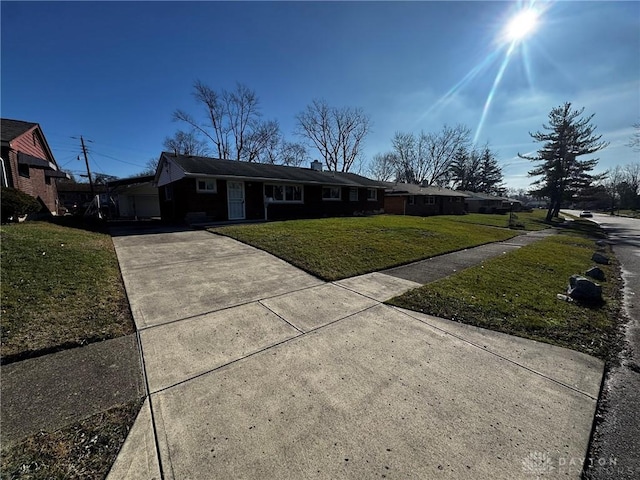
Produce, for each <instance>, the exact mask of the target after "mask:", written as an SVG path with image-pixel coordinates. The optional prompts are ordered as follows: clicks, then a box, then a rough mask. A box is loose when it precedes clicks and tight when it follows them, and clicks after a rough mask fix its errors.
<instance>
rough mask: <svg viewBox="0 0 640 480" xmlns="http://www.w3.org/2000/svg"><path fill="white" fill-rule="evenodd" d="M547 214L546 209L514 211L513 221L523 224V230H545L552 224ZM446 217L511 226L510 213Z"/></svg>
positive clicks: (503, 226) (505, 226)
mask: <svg viewBox="0 0 640 480" xmlns="http://www.w3.org/2000/svg"><path fill="white" fill-rule="evenodd" d="M546 215H547V211H546V210H541V209H537V210H533V211H531V212H513V222H514V223H515V224H519V225H521V227H520V228H521V229H522V230H527V231H535V230H544V229H545V228H550V227H552V226H553V225H550V224H549V223H547V222H546V221H545V217H546ZM446 218H451V219H454V220H456V221H458V222H465V223H475V224H478V225H490V226H494V227H502V228H508V227H509V214H508V213H506V214H503V215H500V214H497V213H469V214H467V215H455V216H447V217H446Z"/></svg>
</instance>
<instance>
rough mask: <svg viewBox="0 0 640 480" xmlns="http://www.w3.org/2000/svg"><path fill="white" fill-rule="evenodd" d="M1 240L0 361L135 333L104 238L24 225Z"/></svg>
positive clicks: (3, 230) (0, 231) (2, 230)
mask: <svg viewBox="0 0 640 480" xmlns="http://www.w3.org/2000/svg"><path fill="white" fill-rule="evenodd" d="M0 239H1V242H2V243H1V258H2V260H1V261H2V285H1V288H0V291H1V296H2V315H1V317H2V318H1V320H0V330H1V337H2V360H3V363H6V362H7V361H12V360H17V359H21V358H26V357H28V356H34V355H36V354H38V353H44V352H51V351H55V350H56V349H61V348H67V347H71V346H77V345H83V344H86V343H89V342H93V341H100V340H105V339H108V338H115V337H118V336H121V335H126V334H129V333H132V332H134V331H135V330H134V326H133V318H132V316H131V311H130V308H129V303H128V300H127V296H126V293H125V290H124V285H123V283H122V277H121V275H120V268H119V266H118V260H117V257H116V254H115V249H114V247H113V243H112V241H111V237H110V236H109V235H105V234H102V233H96V232H89V231H86V230H81V229H77V228H70V227H64V226H60V225H55V224H52V223H46V222H25V223H22V224H11V225H2V226H1V227H0Z"/></svg>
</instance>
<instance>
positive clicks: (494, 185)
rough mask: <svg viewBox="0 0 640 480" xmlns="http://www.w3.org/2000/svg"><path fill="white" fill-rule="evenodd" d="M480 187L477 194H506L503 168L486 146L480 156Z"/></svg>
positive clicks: (478, 186)
mask: <svg viewBox="0 0 640 480" xmlns="http://www.w3.org/2000/svg"><path fill="white" fill-rule="evenodd" d="M479 158H480V161H479V168H478V185H477V190H475V191H476V192H483V193H489V194H491V195H502V194H504V191H505V188H504V185H502V168H500V165H498V160H497V159H496V156H495V154H494V153H493V152H492V151H491V150H490V149H489V147H488V146H485V147H484V149H483V150H482V153H481V154H480V156H479Z"/></svg>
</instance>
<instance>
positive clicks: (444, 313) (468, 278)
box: [388, 235, 619, 359]
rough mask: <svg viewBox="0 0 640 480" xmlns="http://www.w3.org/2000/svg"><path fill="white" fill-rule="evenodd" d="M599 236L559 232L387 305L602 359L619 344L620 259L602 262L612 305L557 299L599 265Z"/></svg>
mask: <svg viewBox="0 0 640 480" xmlns="http://www.w3.org/2000/svg"><path fill="white" fill-rule="evenodd" d="M595 250H596V246H595V243H594V241H593V240H591V239H586V238H583V237H579V236H575V235H554V236H551V237H548V238H545V239H543V240H540V241H538V242H536V243H533V244H531V245H529V246H526V247H522V248H520V249H518V250H515V251H512V252H510V253H507V254H505V255H502V256H500V257H497V258H494V259H491V260H488V261H486V262H484V263H483V264H482V265H478V266H475V267H472V268H469V269H467V270H464V271H462V272H460V273H458V274H456V275H454V276H451V277H448V278H446V279H443V280H439V281H437V282H434V283H430V284H428V285H424V286H423V287H420V288H417V289H414V290H411V291H409V292H407V293H405V294H403V295H400V296H398V297H396V298H393V299H391V300H390V301H389V302H388V303H390V304H392V305H396V306H399V307H403V308H407V309H410V310H415V311H419V312H423V313H427V314H430V315H435V316H439V317H444V318H449V319H452V320H456V321H459V322H462V323H468V324H471V325H477V326H479V327H484V328H488V329H491V330H497V331H501V332H505V333H509V334H513V335H518V336H521V337H527V338H531V339H534V340H540V341H543V342H547V343H553V344H556V345H560V346H564V347H569V348H572V349H574V350H578V351H581V352H584V353H588V354H590V355H594V356H597V357H599V358H602V359H607V358H611V354H612V353H613V350H615V348H616V343H617V328H616V327H617V325H616V321H617V320H616V318H617V312H618V309H619V284H618V272H617V264H615V263H614V264H612V265H605V266H601V267H602V268H603V270H604V271H605V273H606V276H607V280H608V281H605V282H599V283H601V285H602V289H603V296H604V297H605V299H606V304H605V305H604V306H600V307H586V306H581V305H578V304H576V303H567V302H564V301H560V300H558V299H557V298H556V295H557V294H558V293H565V292H566V288H567V284H568V281H569V277H570V276H571V275H573V274H584V272H585V271H586V270H587V269H588V268H589V267H590V266H592V265H593V262H592V261H591V255H592V254H593V252H594V251H595Z"/></svg>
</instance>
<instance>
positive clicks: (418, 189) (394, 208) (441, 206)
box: [384, 182, 466, 216]
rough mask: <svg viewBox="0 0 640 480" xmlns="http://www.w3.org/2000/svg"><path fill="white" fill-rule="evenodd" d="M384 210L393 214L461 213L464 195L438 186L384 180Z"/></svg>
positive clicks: (462, 211)
mask: <svg viewBox="0 0 640 480" xmlns="http://www.w3.org/2000/svg"><path fill="white" fill-rule="evenodd" d="M384 183H385V185H386V187H387V188H386V190H385V193H384V211H385V213H392V214H395V215H417V216H428V215H462V214H463V213H464V201H465V199H466V195H465V194H464V193H462V192H458V191H456V190H449V189H448V188H440V187H422V186H420V185H414V184H410V183H392V182H384Z"/></svg>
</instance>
